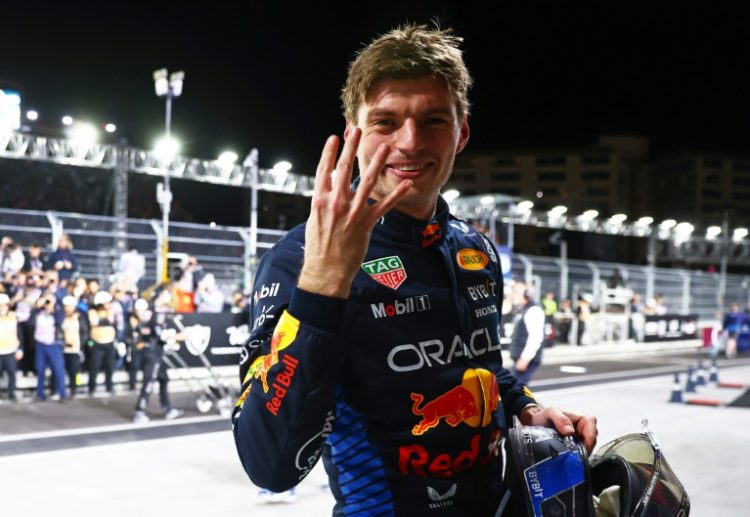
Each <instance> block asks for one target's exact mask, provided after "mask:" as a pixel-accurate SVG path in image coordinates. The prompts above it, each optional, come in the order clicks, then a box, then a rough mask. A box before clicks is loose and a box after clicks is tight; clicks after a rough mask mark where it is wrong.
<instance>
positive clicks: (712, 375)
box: [708, 357, 719, 384]
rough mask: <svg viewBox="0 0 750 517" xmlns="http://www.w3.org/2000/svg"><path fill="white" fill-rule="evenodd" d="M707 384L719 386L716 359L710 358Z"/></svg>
mask: <svg viewBox="0 0 750 517" xmlns="http://www.w3.org/2000/svg"><path fill="white" fill-rule="evenodd" d="M708 382H713V383H716V384H719V367H718V366H717V365H716V357H712V358H711V373H710V374H709V376H708Z"/></svg>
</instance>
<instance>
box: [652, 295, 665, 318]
mask: <svg viewBox="0 0 750 517" xmlns="http://www.w3.org/2000/svg"><path fill="white" fill-rule="evenodd" d="M654 313H655V314H656V315H657V316H664V315H665V314H666V313H667V306H666V305H665V304H664V297H663V296H662V295H660V294H657V295H656V296H655V297H654Z"/></svg>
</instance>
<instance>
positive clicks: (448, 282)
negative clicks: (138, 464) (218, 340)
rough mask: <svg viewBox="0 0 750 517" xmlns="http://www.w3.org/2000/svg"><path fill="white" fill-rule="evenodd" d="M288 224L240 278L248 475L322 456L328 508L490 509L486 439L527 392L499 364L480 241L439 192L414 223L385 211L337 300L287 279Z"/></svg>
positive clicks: (289, 478)
mask: <svg viewBox="0 0 750 517" xmlns="http://www.w3.org/2000/svg"><path fill="white" fill-rule="evenodd" d="M304 231H305V229H304V225H302V226H299V227H297V228H295V229H293V230H291V231H290V232H289V233H288V234H287V235H286V236H285V237H284V238H283V239H281V240H280V241H279V242H278V243H277V244H276V245H275V246H274V247H273V248H272V249H271V250H270V251H269V252H268V253H266V255H265V256H264V257H263V259H262V260H261V263H260V267H259V269H258V274H257V276H256V280H255V285H254V295H253V301H252V318H253V321H252V331H251V336H250V340H249V342H248V344H247V345H246V347H245V349H244V353H243V355H242V359H241V364H240V376H241V380H242V383H243V388H242V396H241V397H240V399H239V401H238V402H237V406H236V407H235V410H234V414H233V417H232V418H233V429H234V436H235V441H236V445H237V450H238V453H239V456H240V459H241V461H242V465H243V466H244V468H245V470H246V472H247V474H248V475H249V476H250V479H251V480H252V481H253V482H254V483H255V484H256V485H258V486H260V487H263V488H268V489H270V490H273V491H277V492H279V491H283V490H286V489H289V488H290V487H292V486H294V485H296V484H297V483H299V481H300V480H302V479H303V478H304V477H305V476H306V475H307V474H308V473H309V472H310V471H311V470H312V468H313V466H314V465H315V464H316V463H317V461H318V459H319V458H320V457H321V456H323V461H324V464H325V467H326V470H327V472H328V475H329V478H330V485H331V490H332V492H333V494H334V496H335V498H336V506H335V508H334V510H333V513H334V515H409V516H411V515H436V516H437V515H440V516H443V515H494V512H495V509H496V508H497V506H498V503H499V501H500V497H501V495H502V488H501V486H500V476H501V474H500V470H501V459H500V458H499V457H498V455H497V450H498V449H497V448H498V443H499V440H500V439H501V438H502V436H503V434H504V433H505V430H506V424H508V423H510V421H511V417H512V415H518V414H520V412H521V411H522V410H523V408H524V407H525V406H527V405H528V404H532V403H535V400H534V398H533V394H532V393H531V392H530V391H529V390H528V388H526V387H525V386H523V385H522V384H521V383H520V382H518V381H517V380H516V379H515V377H513V376H512V375H511V374H510V373H509V372H508V370H506V369H505V368H503V364H502V357H501V355H500V310H499V309H500V304H501V300H502V292H503V289H502V272H501V268H500V264H499V261H498V257H497V254H496V252H495V249H494V247H493V246H492V244H491V243H490V242H489V241H488V240H487V239H486V238H485V237H484V236H482V235H480V234H479V233H478V232H476V231H475V230H474V229H472V228H471V227H470V226H469V225H467V224H466V223H464V222H463V221H460V220H458V219H456V218H454V217H453V216H451V215H450V214H449V213H448V207H447V204H446V203H445V202H444V201H443V200H442V198H440V199H439V202H438V209H437V212H436V215H435V216H434V217H433V219H432V220H431V221H429V222H427V223H425V222H424V221H418V220H416V219H413V218H411V217H408V216H406V215H403V214H401V213H399V212H396V211H391V212H389V213H388V214H386V215H385V216H384V217H383V218H382V219H381V221H380V222H379V223H378V224H376V225H375V228H374V229H373V232H372V238H371V241H370V245H369V248H368V251H367V255H366V258H365V261H364V262H363V264H362V267H361V268H360V269H359V271H358V272H357V275H356V277H355V279H354V282H353V284H352V288H351V293H350V296H349V298H348V299H346V300H344V299H337V298H331V297H326V296H321V295H317V294H312V293H309V292H306V291H304V290H302V289H299V288H297V287H296V282H297V277H298V275H299V271H300V268H301V265H302V259H303V253H304V249H303V246H304ZM330 267H337V264H335V263H332V264H331V265H330Z"/></svg>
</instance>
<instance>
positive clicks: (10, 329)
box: [0, 293, 23, 402]
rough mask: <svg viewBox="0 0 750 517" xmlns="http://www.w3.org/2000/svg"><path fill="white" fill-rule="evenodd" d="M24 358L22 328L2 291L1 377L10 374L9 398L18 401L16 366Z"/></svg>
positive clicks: (0, 294)
mask: <svg viewBox="0 0 750 517" xmlns="http://www.w3.org/2000/svg"><path fill="white" fill-rule="evenodd" d="M21 359H23V344H22V341H21V328H20V327H19V326H18V319H16V314H15V313H14V312H13V311H11V310H10V298H8V295H7V294H5V293H0V377H2V375H3V371H5V372H7V374H8V400H10V401H11V402H15V401H16V366H17V364H18V361H20V360H21Z"/></svg>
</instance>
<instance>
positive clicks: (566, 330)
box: [555, 298, 575, 343]
mask: <svg viewBox="0 0 750 517" xmlns="http://www.w3.org/2000/svg"><path fill="white" fill-rule="evenodd" d="M574 318H575V313H574V312H573V309H572V303H571V301H570V299H569V298H566V299H565V300H563V301H561V302H560V307H559V309H558V310H557V313H555V323H556V324H557V332H556V333H555V335H556V337H557V342H558V343H570V329H571V327H572V326H573V319H574Z"/></svg>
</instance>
